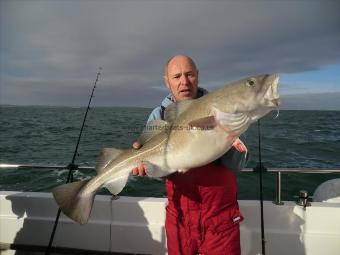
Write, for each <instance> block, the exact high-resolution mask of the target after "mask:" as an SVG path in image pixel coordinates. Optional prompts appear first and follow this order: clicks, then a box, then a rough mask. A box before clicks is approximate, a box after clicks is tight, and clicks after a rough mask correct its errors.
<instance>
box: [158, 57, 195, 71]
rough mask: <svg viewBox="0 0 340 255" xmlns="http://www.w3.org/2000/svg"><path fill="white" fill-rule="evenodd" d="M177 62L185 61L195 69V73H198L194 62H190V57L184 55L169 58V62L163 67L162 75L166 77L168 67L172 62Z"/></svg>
mask: <svg viewBox="0 0 340 255" xmlns="http://www.w3.org/2000/svg"><path fill="white" fill-rule="evenodd" d="M177 61H187V62H188V63H190V64H191V65H192V66H193V67H194V68H195V70H196V71H198V70H197V67H196V64H195V62H194V60H192V58H191V57H189V56H186V55H175V56H173V57H171V58H169V60H168V61H167V62H166V65H165V67H164V75H168V67H169V65H171V64H172V62H177Z"/></svg>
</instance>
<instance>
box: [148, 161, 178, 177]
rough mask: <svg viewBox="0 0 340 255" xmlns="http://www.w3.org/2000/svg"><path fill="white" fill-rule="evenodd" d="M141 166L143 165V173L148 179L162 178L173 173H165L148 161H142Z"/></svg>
mask: <svg viewBox="0 0 340 255" xmlns="http://www.w3.org/2000/svg"><path fill="white" fill-rule="evenodd" d="M143 164H144V165H145V168H146V169H145V172H146V174H147V176H149V177H163V176H167V175H169V174H171V173H173V172H175V171H166V170H164V169H162V168H160V167H158V166H156V165H154V164H152V163H150V162H149V161H143Z"/></svg>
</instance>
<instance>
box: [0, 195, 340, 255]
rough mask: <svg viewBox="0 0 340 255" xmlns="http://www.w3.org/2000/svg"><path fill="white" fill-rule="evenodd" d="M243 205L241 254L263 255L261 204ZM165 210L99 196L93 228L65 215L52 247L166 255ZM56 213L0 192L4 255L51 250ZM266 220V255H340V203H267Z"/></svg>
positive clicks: (162, 202) (41, 200)
mask: <svg viewBox="0 0 340 255" xmlns="http://www.w3.org/2000/svg"><path fill="white" fill-rule="evenodd" d="M239 204H240V209H241V212H242V213H243V215H244V217H245V220H244V221H243V222H242V223H241V247H242V254H244V255H248V254H249V255H254V254H260V253H261V238H260V235H261V229H260V206H259V201H253V200H240V201H239ZM165 206H166V199H163V198H143V197H120V198H119V199H117V200H111V197H110V196H101V195H98V196H96V200H95V204H94V207H93V211H92V214H91V218H90V221H89V223H88V224H86V225H79V224H76V223H74V222H72V221H71V220H70V219H68V218H67V217H65V216H61V218H60V221H59V225H58V228H57V232H56V235H55V238H54V242H53V247H58V248H67V249H74V250H73V251H74V253H76V251H77V252H78V253H81V252H82V251H84V250H86V251H87V252H86V254H91V253H90V252H91V251H93V252H95V251H96V252H99V253H101V252H102V253H104V252H112V253H118V254H119V253H130V254H158V255H160V254H166V236H165V230H164V219H165ZM57 210H58V208H57V205H56V203H55V201H54V199H53V198H52V195H51V194H50V193H37V192H32V193H30V192H25V193H23V192H7V191H6V192H5V191H2V192H0V249H2V250H0V253H1V254H3V255H9V254H16V253H15V251H14V250H10V249H8V247H9V246H10V245H12V247H25V246H27V245H28V246H31V247H35V248H37V247H40V248H42V247H46V246H47V245H48V242H49V238H50V235H51V231H52V228H53V224H54V220H55V216H56V213H57ZM264 220H265V222H264V225H265V237H266V252H267V254H275V255H281V254H282V255H283V254H295V255H299V254H308V255H319V254H323V255H338V254H339V251H340V203H324V202H323V203H320V202H313V203H312V206H310V207H307V208H306V210H304V209H303V208H302V207H301V206H298V205H296V204H295V203H294V202H284V205H281V206H280V205H275V204H273V203H272V202H271V201H264ZM68 251H69V252H70V251H72V250H68ZM71 253H73V252H71ZM71 253H69V254H71ZM17 254H19V253H17ZM21 254H22V253H21ZM24 254H31V253H28V252H27V253H24ZM83 254H85V253H83Z"/></svg>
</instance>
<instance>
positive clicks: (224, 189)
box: [165, 163, 243, 255]
mask: <svg viewBox="0 0 340 255" xmlns="http://www.w3.org/2000/svg"><path fill="white" fill-rule="evenodd" d="M166 191H167V195H168V205H167V208H166V221H165V228H166V235H167V245H168V253H169V255H193V254H204V255H222V254H223V255H224V254H225V255H227V254H228V255H239V254H241V248H240V229H239V223H240V221H241V220H242V219H243V217H242V215H241V213H240V211H239V208H238V203H237V183H236V176H235V173H234V172H232V171H230V170H227V169H226V168H224V167H223V166H222V165H217V164H214V163H211V164H209V165H206V166H203V167H199V168H195V169H191V170H190V171H189V172H187V173H184V174H181V173H176V174H174V175H172V176H170V177H168V178H167V180H166Z"/></svg>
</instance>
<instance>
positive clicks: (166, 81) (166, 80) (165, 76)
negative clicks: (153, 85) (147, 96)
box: [163, 75, 170, 90]
mask: <svg viewBox="0 0 340 255" xmlns="http://www.w3.org/2000/svg"><path fill="white" fill-rule="evenodd" d="M163 81H164V84H165V86H167V88H168V89H169V90H170V84H169V78H168V76H167V75H164V76H163Z"/></svg>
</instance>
